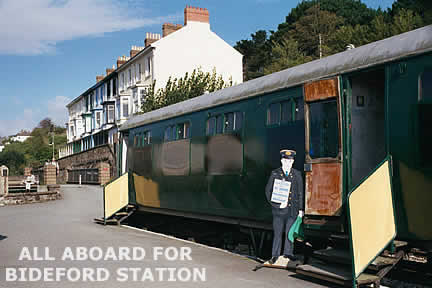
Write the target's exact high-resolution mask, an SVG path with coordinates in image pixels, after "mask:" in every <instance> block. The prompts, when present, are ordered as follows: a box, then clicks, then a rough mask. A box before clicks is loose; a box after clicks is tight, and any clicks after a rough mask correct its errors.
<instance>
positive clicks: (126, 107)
mask: <svg viewBox="0 0 432 288" xmlns="http://www.w3.org/2000/svg"><path fill="white" fill-rule="evenodd" d="M123 117H124V118H127V117H129V102H128V101H127V100H124V101H123Z"/></svg>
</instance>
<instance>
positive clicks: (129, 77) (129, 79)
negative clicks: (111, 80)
mask: <svg viewBox="0 0 432 288" xmlns="http://www.w3.org/2000/svg"><path fill="white" fill-rule="evenodd" d="M131 83H132V71H131V69H130V68H129V70H128V86H130V85H131Z"/></svg>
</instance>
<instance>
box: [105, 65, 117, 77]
mask: <svg viewBox="0 0 432 288" xmlns="http://www.w3.org/2000/svg"><path fill="white" fill-rule="evenodd" d="M114 70H115V66H114V65H113V67H112V68H106V75H107V76H108V75H109V74H111V73H112V72H114Z"/></svg>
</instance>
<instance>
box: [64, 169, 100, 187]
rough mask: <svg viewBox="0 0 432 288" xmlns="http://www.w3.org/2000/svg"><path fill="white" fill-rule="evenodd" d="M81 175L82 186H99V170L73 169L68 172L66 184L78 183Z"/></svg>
mask: <svg viewBox="0 0 432 288" xmlns="http://www.w3.org/2000/svg"><path fill="white" fill-rule="evenodd" d="M80 175H81V183H82V184H100V183H99V169H97V168H91V169H74V170H69V171H68V181H67V182H68V183H79V177H80Z"/></svg>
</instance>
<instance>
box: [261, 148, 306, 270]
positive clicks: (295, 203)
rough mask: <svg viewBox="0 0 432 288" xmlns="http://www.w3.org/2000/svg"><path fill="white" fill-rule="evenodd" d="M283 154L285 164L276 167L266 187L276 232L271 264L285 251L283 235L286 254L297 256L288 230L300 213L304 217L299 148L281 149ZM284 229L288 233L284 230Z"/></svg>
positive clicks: (290, 256)
mask: <svg viewBox="0 0 432 288" xmlns="http://www.w3.org/2000/svg"><path fill="white" fill-rule="evenodd" d="M280 154H281V164H282V167H280V168H278V169H275V170H273V171H272V173H271V175H270V178H269V180H268V182H267V185H266V189H265V192H266V197H267V200H268V201H269V203H270V204H271V205H272V214H273V232H274V236H273V248H272V259H271V260H270V261H269V263H270V264H273V263H275V262H276V260H277V259H278V258H279V256H280V255H281V247H282V240H283V239H285V245H284V251H283V256H284V258H289V259H290V260H296V257H295V256H294V254H293V250H294V243H292V242H291V241H289V240H288V237H287V235H286V233H288V231H289V230H290V228H291V226H292V225H293V224H294V222H295V220H296V219H297V216H300V217H303V215H304V213H303V194H304V188H303V178H302V175H301V173H300V172H299V171H298V170H296V169H293V168H292V166H293V164H294V158H295V155H296V152H295V151H293V150H281V151H280ZM284 229H285V233H283V232H284ZM283 236H284V237H283Z"/></svg>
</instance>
